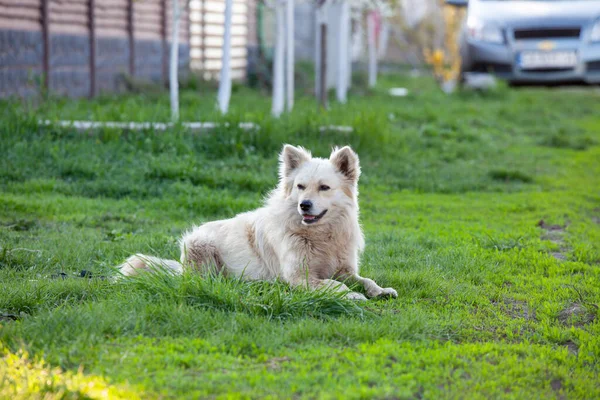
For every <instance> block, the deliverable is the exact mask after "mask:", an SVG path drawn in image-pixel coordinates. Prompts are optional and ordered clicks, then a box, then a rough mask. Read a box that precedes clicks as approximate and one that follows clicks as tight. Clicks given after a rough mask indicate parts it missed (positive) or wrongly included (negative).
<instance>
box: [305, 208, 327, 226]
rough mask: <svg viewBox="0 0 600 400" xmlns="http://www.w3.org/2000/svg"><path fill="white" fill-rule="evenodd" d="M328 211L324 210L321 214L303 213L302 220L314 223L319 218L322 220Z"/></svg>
mask: <svg viewBox="0 0 600 400" xmlns="http://www.w3.org/2000/svg"><path fill="white" fill-rule="evenodd" d="M326 212H327V210H325V211H323V212H322V213H321V214H319V215H312V214H305V213H303V214H302V222H303V223H305V224H314V223H315V222H317V221H318V220H320V219H321V218H323V215H325V213H326Z"/></svg>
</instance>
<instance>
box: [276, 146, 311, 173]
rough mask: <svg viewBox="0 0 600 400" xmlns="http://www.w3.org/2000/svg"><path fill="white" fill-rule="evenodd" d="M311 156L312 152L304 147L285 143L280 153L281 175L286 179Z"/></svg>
mask: <svg viewBox="0 0 600 400" xmlns="http://www.w3.org/2000/svg"><path fill="white" fill-rule="evenodd" d="M311 157H312V156H311V154H310V152H309V151H307V150H305V149H304V148H302V147H295V146H292V145H289V144H286V145H284V146H283V150H281V154H280V155H279V177H280V178H281V179H284V178H286V177H288V176H290V174H291V173H292V172H293V171H294V170H295V169H297V168H298V167H300V166H301V165H302V164H304V163H305V162H307V161H309V160H310V159H311Z"/></svg>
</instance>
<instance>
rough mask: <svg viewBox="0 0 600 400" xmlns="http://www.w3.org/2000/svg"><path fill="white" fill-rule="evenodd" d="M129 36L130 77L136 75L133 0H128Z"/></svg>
mask: <svg viewBox="0 0 600 400" xmlns="http://www.w3.org/2000/svg"><path fill="white" fill-rule="evenodd" d="M127 35H128V37H129V75H130V76H131V77H133V76H134V75H135V38H134V36H133V0H127Z"/></svg>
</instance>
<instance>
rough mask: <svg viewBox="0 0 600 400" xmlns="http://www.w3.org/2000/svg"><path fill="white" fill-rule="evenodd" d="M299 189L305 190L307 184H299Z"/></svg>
mask: <svg viewBox="0 0 600 400" xmlns="http://www.w3.org/2000/svg"><path fill="white" fill-rule="evenodd" d="M298 189H299V190H304V189H306V186H304V185H298Z"/></svg>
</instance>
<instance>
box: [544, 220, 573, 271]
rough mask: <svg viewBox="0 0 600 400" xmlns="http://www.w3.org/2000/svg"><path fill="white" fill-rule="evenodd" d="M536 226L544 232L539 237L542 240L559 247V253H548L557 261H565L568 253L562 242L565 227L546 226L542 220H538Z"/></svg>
mask: <svg viewBox="0 0 600 400" xmlns="http://www.w3.org/2000/svg"><path fill="white" fill-rule="evenodd" d="M536 226H537V227H539V228H542V229H543V230H544V233H543V234H542V236H541V239H542V240H548V241H550V242H552V243H554V244H556V245H557V246H558V247H559V251H553V252H550V255H551V256H552V257H554V258H555V259H557V260H559V261H566V260H567V255H566V253H568V252H569V251H570V248H569V247H568V246H567V245H566V243H565V240H564V235H565V229H566V225H565V226H562V225H557V224H548V223H547V222H546V221H544V220H543V219H540V220H539V221H538V223H537V224H536Z"/></svg>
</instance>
